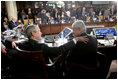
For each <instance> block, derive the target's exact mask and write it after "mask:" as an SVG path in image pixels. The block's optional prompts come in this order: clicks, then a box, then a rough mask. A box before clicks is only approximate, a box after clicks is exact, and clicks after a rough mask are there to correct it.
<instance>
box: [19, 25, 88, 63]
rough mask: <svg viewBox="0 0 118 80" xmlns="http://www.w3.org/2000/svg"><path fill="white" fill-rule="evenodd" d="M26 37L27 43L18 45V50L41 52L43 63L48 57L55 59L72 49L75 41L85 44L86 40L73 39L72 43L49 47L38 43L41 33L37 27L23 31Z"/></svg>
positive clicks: (82, 38) (83, 38)
mask: <svg viewBox="0 0 118 80" xmlns="http://www.w3.org/2000/svg"><path fill="white" fill-rule="evenodd" d="M25 33H26V36H27V37H28V40H27V41H24V42H22V43H18V46H19V48H20V49H23V50H29V51H35V50H43V55H44V57H45V61H46V62H48V60H46V59H48V57H57V56H58V55H60V54H61V53H64V52H65V51H67V50H69V49H72V48H73V47H74V46H75V44H76V42H77V41H80V42H81V41H82V42H86V41H88V39H87V38H86V36H84V37H75V38H74V39H73V40H72V41H70V42H68V43H66V44H64V45H62V46H60V47H49V46H47V45H46V44H43V43H39V41H40V40H41V35H42V33H41V32H40V29H39V27H38V26H37V25H29V26H27V28H26V30H25Z"/></svg>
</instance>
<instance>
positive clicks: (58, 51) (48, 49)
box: [42, 41, 75, 56]
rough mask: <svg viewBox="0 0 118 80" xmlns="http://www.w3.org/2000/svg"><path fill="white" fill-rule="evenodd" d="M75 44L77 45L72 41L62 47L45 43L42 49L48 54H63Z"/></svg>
mask: <svg viewBox="0 0 118 80" xmlns="http://www.w3.org/2000/svg"><path fill="white" fill-rule="evenodd" d="M74 46H75V43H74V41H70V42H68V43H66V44H64V45H62V46H60V47H49V46H47V45H43V46H42V49H43V51H44V53H45V54H46V55H49V56H58V55H60V54H63V53H64V52H66V51H68V50H70V49H72V48H73V47H74Z"/></svg>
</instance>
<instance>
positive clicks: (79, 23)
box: [72, 20, 86, 32]
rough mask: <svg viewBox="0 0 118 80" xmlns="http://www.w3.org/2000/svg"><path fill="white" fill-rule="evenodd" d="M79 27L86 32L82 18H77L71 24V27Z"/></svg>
mask: <svg viewBox="0 0 118 80" xmlns="http://www.w3.org/2000/svg"><path fill="white" fill-rule="evenodd" d="M79 27H81V28H82V31H83V32H86V27H85V24H84V22H83V21H82V20H77V21H75V22H74V23H73V24H72V28H76V29H77V28H79Z"/></svg>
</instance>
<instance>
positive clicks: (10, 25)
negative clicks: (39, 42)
mask: <svg viewBox="0 0 118 80" xmlns="http://www.w3.org/2000/svg"><path fill="white" fill-rule="evenodd" d="M17 26H21V25H18V23H17V18H15V17H14V18H12V20H11V21H10V22H9V28H10V29H13V28H15V27H17Z"/></svg>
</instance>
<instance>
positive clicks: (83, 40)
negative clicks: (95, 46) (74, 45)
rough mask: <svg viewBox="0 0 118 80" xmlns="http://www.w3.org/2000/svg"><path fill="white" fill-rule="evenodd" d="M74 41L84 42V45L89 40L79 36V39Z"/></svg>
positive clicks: (76, 38)
mask: <svg viewBox="0 0 118 80" xmlns="http://www.w3.org/2000/svg"><path fill="white" fill-rule="evenodd" d="M75 40H76V41H78V42H84V43H85V44H87V42H88V40H89V39H88V38H87V36H81V37H75Z"/></svg>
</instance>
